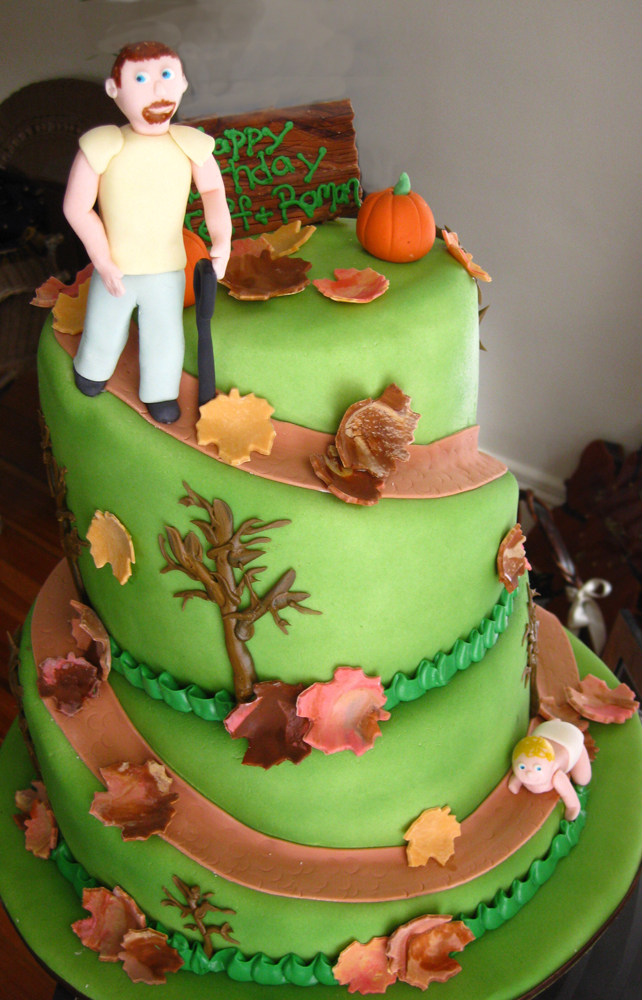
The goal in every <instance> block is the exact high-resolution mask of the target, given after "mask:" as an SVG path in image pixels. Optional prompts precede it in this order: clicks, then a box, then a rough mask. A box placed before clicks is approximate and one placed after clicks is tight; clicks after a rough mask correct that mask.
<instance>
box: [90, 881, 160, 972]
mask: <svg viewBox="0 0 642 1000" xmlns="http://www.w3.org/2000/svg"><path fill="white" fill-rule="evenodd" d="M82 905H83V908H84V909H85V910H89V912H90V913H91V916H90V917H86V918H85V919H84V920H76V922H75V923H73V924H72V925H71V929H72V931H73V932H74V934H77V935H78V937H79V938H80V940H81V941H82V943H83V944H84V945H85V947H86V948H91V950H92V951H97V952H98V957H99V958H100V961H101V962H117V961H118V955H119V952H120V950H121V946H122V943H123V938H124V937H125V934H126V933H127V931H130V930H134V929H140V928H142V927H146V926H147V921H146V919H145V914H144V913H143V912H142V910H141V909H140V908H139V907H138V906H137V905H136V903H135V902H134V900H133V899H132V897H131V896H130V895H128V894H127V893H126V892H125V891H124V890H123V889H121V888H120V886H114V891H113V892H110V891H109V889H104V888H102V887H100V888H96V889H83V893H82Z"/></svg>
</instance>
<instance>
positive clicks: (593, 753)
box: [584, 729, 600, 764]
mask: <svg viewBox="0 0 642 1000" xmlns="http://www.w3.org/2000/svg"><path fill="white" fill-rule="evenodd" d="M584 746H585V747H586V752H587V754H588V759H589V760H590V762H591V764H592V763H593V761H594V760H595V758H596V757H597V755H598V753H599V752H600V748H599V747H598V745H597V743H596V742H595V740H594V739H593V737H592V736H591V734H590V733H589V731H588V729H587V730H586V732H585V733H584Z"/></svg>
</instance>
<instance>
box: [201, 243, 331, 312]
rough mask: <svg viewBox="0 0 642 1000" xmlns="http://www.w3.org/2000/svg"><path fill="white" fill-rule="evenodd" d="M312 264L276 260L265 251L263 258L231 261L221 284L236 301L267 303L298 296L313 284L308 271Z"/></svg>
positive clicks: (279, 258) (232, 259)
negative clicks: (288, 296)
mask: <svg viewBox="0 0 642 1000" xmlns="http://www.w3.org/2000/svg"><path fill="white" fill-rule="evenodd" d="M311 267H312V264H311V263H310V261H307V260H301V259H300V258H298V257H278V258H276V259H272V252H271V250H269V249H268V250H264V251H263V253H262V254H261V255H260V257H254V256H253V255H252V254H247V253H246V254H243V256H242V257H230V260H229V263H228V265H227V270H226V272H225V277H224V278H221V284H222V285H225V286H226V287H227V288H228V289H229V292H230V295H231V296H233V298H235V299H242V300H246V301H264V300H266V299H272V298H275V297H276V296H279V295H295V294H296V293H297V292H302V291H303V289H304V288H307V286H308V285H309V284H310V281H309V279H308V278H306V276H305V275H306V271H309V270H310V268H311Z"/></svg>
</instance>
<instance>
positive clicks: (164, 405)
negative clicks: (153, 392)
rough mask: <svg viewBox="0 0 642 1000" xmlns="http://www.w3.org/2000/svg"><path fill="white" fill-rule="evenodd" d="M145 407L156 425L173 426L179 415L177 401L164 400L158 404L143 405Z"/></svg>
mask: <svg viewBox="0 0 642 1000" xmlns="http://www.w3.org/2000/svg"><path fill="white" fill-rule="evenodd" d="M145 406H146V407H147V410H148V412H149V415H150V416H151V417H153V419H154V420H155V421H156V423H157V424H173V423H175V422H176V421H177V420H178V418H179V417H180V415H181V411H180V408H179V405H178V400H177V399H164V400H162V402H160V403H145Z"/></svg>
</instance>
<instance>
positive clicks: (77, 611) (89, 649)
mask: <svg viewBox="0 0 642 1000" xmlns="http://www.w3.org/2000/svg"><path fill="white" fill-rule="evenodd" d="M70 603H71V606H72V608H73V610H74V617H73V618H72V619H71V634H72V635H73V637H74V639H75V640H76V644H77V645H78V647H79V649H81V650H82V652H83V653H84V654H85V659H87V660H89V662H90V663H92V664H93V665H94V666H95V667H97V668H98V670H99V677H100V680H101V681H104V680H105V679H106V678H107V677H108V676H109V671H110V670H111V644H110V642H109V635H108V634H107V629H106V628H105V626H104V625H103V623H102V622H101V620H100V618H99V617H98V615H97V614H96V612H95V611H94V610H93V608H89V607H87V605H86V604H81V603H80V601H71V602H70Z"/></svg>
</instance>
